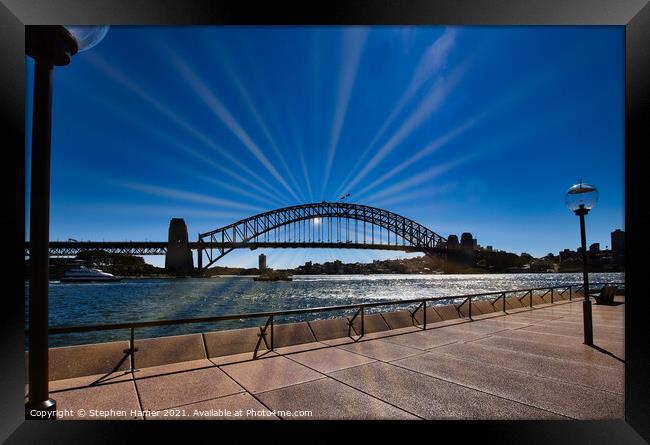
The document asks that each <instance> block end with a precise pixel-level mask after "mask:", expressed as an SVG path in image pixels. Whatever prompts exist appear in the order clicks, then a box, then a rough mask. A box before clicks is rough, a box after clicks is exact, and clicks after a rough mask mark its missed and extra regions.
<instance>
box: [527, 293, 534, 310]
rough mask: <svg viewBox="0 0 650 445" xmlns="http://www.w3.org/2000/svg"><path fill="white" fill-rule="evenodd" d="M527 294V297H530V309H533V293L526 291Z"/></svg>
mask: <svg viewBox="0 0 650 445" xmlns="http://www.w3.org/2000/svg"><path fill="white" fill-rule="evenodd" d="M528 293H529V294H530V295H529V297H530V308H531V309H532V308H533V291H532V290H530V291H528Z"/></svg>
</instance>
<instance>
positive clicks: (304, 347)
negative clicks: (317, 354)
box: [273, 341, 329, 355]
mask: <svg viewBox="0 0 650 445" xmlns="http://www.w3.org/2000/svg"><path fill="white" fill-rule="evenodd" d="M327 347H329V346H328V345H325V344H323V343H321V342H319V341H317V342H312V343H303V344H301V345H292V346H284V347H282V348H275V349H274V350H273V352H275V353H276V354H280V355H284V354H294V353H296V352H303V351H313V350H317V349H322V348H327Z"/></svg>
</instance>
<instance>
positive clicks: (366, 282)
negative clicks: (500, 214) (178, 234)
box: [25, 273, 625, 347]
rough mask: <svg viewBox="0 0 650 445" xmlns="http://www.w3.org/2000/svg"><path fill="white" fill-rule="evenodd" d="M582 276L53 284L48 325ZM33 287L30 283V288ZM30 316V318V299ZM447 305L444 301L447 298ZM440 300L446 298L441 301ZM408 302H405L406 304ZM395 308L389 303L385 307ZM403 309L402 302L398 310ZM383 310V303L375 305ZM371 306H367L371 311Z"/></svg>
mask: <svg viewBox="0 0 650 445" xmlns="http://www.w3.org/2000/svg"><path fill="white" fill-rule="evenodd" d="M624 279H625V274H624V273H594V274H590V281H591V282H594V283H595V282H612V281H624ZM581 281H582V276H581V274H552V273H547V274H489V275H487V274H486V275H312V276H310V275H302V276H294V279H293V281H289V282H287V281H276V282H259V281H254V280H253V278H252V277H215V278H177V279H125V280H123V281H121V282H115V283H60V282H56V281H54V282H51V283H50V304H49V306H50V307H49V313H50V326H51V327H55V326H79V325H90V324H109V323H124V322H136V321H149V320H161V319H175V318H197V317H210V316H217V315H225V314H240V313H250V312H263V311H278V310H287V309H298V308H309V307H320V306H335V305H345V304H355V303H362V302H376V301H392V300H408V299H416V298H427V297H442V296H455V295H463V294H469V293H479V292H490V291H500V290H511V289H526V288H532V287H546V286H560V285H568V284H579V283H581ZM28 291H29V287H28V285H27V283H26V285H25V293H26V295H27V293H28ZM25 302H26V308H25V311H26V312H25V315H26V317H27V303H28V298H27V297H26V300H25ZM442 303H444V302H442ZM442 303H441V304H442ZM405 307H407V306H401V307H400V308H401V309H404V308H405ZM388 309H390V308H387V307H383V308H382V309H381V310H388ZM393 309H397V307H395V308H393ZM375 310H377V309H375ZM372 311H373V310H372V309H371V310H369V312H372ZM348 313H349V312H347V313H346V312H343V311H335V312H327V313H319V314H306V315H301V316H292V317H288V316H287V317H278V318H277V319H276V323H287V322H295V321H304V320H312V319H316V318H329V317H340V316H343V315H346V314H348ZM264 322H265V320H264V319H261V318H260V319H247V320H232V321H225V322H218V323H210V324H190V325H178V326H165V327H157V328H147V329H137V330H136V331H135V337H136V338H146V337H156V336H162V335H178V334H187V333H193V332H208V331H214V330H222V329H237V328H244V327H251V326H261V325H263V324H264ZM128 338H129V332H128V330H121V331H101V332H90V333H79V334H65V335H63V334H61V335H52V336H50V346H51V347H55V346H66V345H74V344H83V343H96V342H103V341H112V340H118V339H128Z"/></svg>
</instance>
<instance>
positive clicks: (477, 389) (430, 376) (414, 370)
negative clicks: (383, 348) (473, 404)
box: [390, 357, 578, 420]
mask: <svg viewBox="0 0 650 445" xmlns="http://www.w3.org/2000/svg"><path fill="white" fill-rule="evenodd" d="M406 358H410V357H406ZM390 365H393V366H396V367H398V368H402V369H406V370H407V371H411V372H415V373H417V374H420V375H423V376H425V377H429V378H431V379H436V380H441V381H443V382H447V383H451V384H452V385H457V386H460V387H461V388H466V389H471V390H473V391H477V392H481V393H483V394H487V395H490V396H493V397H498V398H499V399H503V400H507V401H509V402H514V403H518V404H520V405H525V406H528V407H530V408H535V409H539V410H542V411H546V412H549V413H552V414H557V415H558V416H562V417H566V418H567V419H571V420H578V419H576V418H575V417H571V416H568V415H566V414H562V413H558V412H555V411H553V410H550V409H547V408H541V407H539V406H535V405H531V404H529V403H525V402H520V401H519V400H513V399H509V398H507V397H505V396H502V395H499V394H493V393H491V392H488V391H485V390H482V389H479V388H475V387H473V386H467V385H464V384H462V383H458V382H454V381H452V380H447V379H444V378H442V377H436V376H432V375H430V374H425V373H423V372H421V371H418V370H416V369H411V368H407V367H406V366H403V365H400V364H399V363H390Z"/></svg>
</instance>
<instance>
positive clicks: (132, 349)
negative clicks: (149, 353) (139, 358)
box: [129, 328, 135, 372]
mask: <svg viewBox="0 0 650 445" xmlns="http://www.w3.org/2000/svg"><path fill="white" fill-rule="evenodd" d="M134 331H135V329H134V328H131V337H130V338H129V355H130V356H131V372H133V371H134V370H135V339H134V337H135V333H134Z"/></svg>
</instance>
